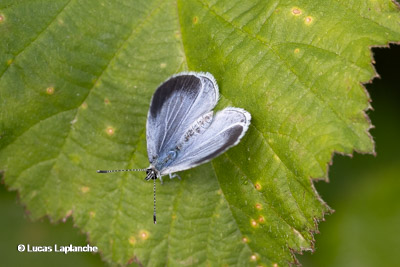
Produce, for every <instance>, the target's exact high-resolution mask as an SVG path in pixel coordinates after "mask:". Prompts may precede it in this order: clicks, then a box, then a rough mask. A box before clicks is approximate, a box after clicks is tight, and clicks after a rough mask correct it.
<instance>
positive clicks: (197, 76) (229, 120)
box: [97, 72, 251, 223]
mask: <svg viewBox="0 0 400 267" xmlns="http://www.w3.org/2000/svg"><path fill="white" fill-rule="evenodd" d="M218 99H219V91H218V85H217V82H216V81H215V79H214V77H213V76H212V75H211V74H210V73H203V72H182V73H179V74H176V75H173V76H172V77H170V78H169V79H167V80H166V81H165V82H163V83H162V84H161V85H160V86H159V87H158V88H157V90H156V91H155V93H154V95H153V97H152V99H151V103H150V109H149V113H148V115H147V124H146V139H147V155H148V158H149V162H150V166H149V167H148V168H147V169H129V170H98V171H97V172H98V173H109V172H118V171H146V174H147V175H146V178H145V180H147V181H148V180H151V179H153V180H154V213H153V221H154V223H156V221H157V220H156V193H155V192H156V184H155V180H156V179H160V181H161V183H162V176H164V175H169V176H170V178H174V177H178V178H180V177H179V176H178V175H177V174H176V172H180V171H184V170H187V169H191V168H193V167H196V166H198V165H200V164H203V163H206V162H208V161H210V160H212V159H213V158H215V157H217V156H218V155H220V154H222V153H223V152H225V151H226V150H227V149H229V148H230V147H232V146H235V145H237V144H238V143H239V141H240V139H241V138H242V137H243V136H244V134H245V133H246V131H247V129H248V128H249V125H250V120H251V115H250V113H249V112H247V111H246V110H244V109H241V108H234V107H227V108H225V109H223V110H221V111H218V112H217V113H216V114H215V115H214V112H213V111H212V109H213V108H214V107H215V105H216V104H217V102H218Z"/></svg>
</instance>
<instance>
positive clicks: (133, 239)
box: [129, 236, 136, 245]
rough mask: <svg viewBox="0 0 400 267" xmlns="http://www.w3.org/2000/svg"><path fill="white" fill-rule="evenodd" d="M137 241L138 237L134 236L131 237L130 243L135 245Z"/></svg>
mask: <svg viewBox="0 0 400 267" xmlns="http://www.w3.org/2000/svg"><path fill="white" fill-rule="evenodd" d="M135 243H136V238H135V237H134V236H131V237H129V244H131V245H135Z"/></svg>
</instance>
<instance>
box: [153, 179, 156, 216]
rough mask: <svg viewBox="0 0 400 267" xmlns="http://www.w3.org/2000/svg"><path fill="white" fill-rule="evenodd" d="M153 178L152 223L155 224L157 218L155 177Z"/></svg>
mask: <svg viewBox="0 0 400 267" xmlns="http://www.w3.org/2000/svg"><path fill="white" fill-rule="evenodd" d="M153 180H154V187H153V192H154V196H153V199H154V211H153V221H154V224H156V223H157V218H156V179H153Z"/></svg>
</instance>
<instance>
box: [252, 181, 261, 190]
mask: <svg viewBox="0 0 400 267" xmlns="http://www.w3.org/2000/svg"><path fill="white" fill-rule="evenodd" d="M254 187H255V188H256V190H258V191H260V190H261V188H262V186H261V184H260V183H258V182H257V183H255V184H254Z"/></svg>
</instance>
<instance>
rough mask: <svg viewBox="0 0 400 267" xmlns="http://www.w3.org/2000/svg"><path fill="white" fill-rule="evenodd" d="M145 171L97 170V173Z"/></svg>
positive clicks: (138, 170)
mask: <svg viewBox="0 0 400 267" xmlns="http://www.w3.org/2000/svg"><path fill="white" fill-rule="evenodd" d="M144 171H146V169H128V170H97V173H109V172H144Z"/></svg>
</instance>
